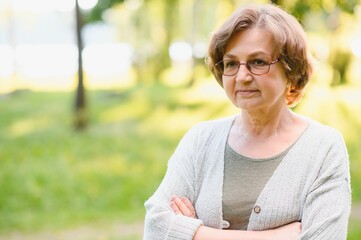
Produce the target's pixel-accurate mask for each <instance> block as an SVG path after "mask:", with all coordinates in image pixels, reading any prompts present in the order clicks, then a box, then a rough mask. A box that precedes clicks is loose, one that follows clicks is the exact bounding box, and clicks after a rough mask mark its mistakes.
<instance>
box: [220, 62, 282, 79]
mask: <svg viewBox="0 0 361 240" xmlns="http://www.w3.org/2000/svg"><path fill="white" fill-rule="evenodd" d="M278 62H279V59H276V60H274V61H272V62H268V61H266V60H262V59H252V60H249V61H247V62H245V63H241V62H238V61H234V60H222V61H220V62H218V63H216V64H215V65H216V66H217V67H218V68H219V70H220V71H221V72H222V75H224V76H235V75H236V74H237V73H238V70H239V68H240V67H241V65H245V66H246V67H247V69H248V70H249V71H250V72H251V73H252V74H254V75H263V74H267V73H268V72H269V70H270V68H271V65H272V64H275V63H278Z"/></svg>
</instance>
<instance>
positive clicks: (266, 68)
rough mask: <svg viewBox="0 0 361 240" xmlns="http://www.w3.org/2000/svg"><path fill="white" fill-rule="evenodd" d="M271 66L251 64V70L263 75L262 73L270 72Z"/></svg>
mask: <svg viewBox="0 0 361 240" xmlns="http://www.w3.org/2000/svg"><path fill="white" fill-rule="evenodd" d="M269 68H270V65H266V66H262V67H260V66H252V65H250V66H249V71H250V72H251V73H253V74H256V75H262V74H266V73H268V71H269Z"/></svg>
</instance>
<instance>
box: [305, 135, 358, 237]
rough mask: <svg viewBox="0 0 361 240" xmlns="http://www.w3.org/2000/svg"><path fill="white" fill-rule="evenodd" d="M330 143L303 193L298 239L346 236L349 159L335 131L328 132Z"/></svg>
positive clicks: (349, 197)
mask: <svg viewBox="0 0 361 240" xmlns="http://www.w3.org/2000/svg"><path fill="white" fill-rule="evenodd" d="M328 138H329V139H333V140H334V141H333V143H332V144H330V147H329V149H328V151H327V154H326V158H325V159H324V160H323V163H322V165H321V168H320V170H319V174H318V176H317V178H316V180H315V181H314V182H313V184H312V187H311V189H310V191H309V193H308V195H307V198H306V202H305V205H304V209H303V216H302V233H301V235H300V237H299V238H298V239H307V240H310V239H337V240H344V239H346V236H347V224H348V217H349V214H350V209H351V187H350V171H349V159H348V154H347V150H346V147H345V144H344V141H343V139H342V137H341V135H340V134H339V133H336V134H332V136H331V137H330V136H328Z"/></svg>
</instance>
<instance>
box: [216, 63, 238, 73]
mask: <svg viewBox="0 0 361 240" xmlns="http://www.w3.org/2000/svg"><path fill="white" fill-rule="evenodd" d="M239 65H240V63H239V62H236V61H222V62H221V66H220V67H221V71H222V74H223V75H225V76H234V75H236V74H237V72H238V69H239Z"/></svg>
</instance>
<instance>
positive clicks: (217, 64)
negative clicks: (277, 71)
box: [215, 58, 280, 77]
mask: <svg viewBox="0 0 361 240" xmlns="http://www.w3.org/2000/svg"><path fill="white" fill-rule="evenodd" d="M279 61H280V59H279V58H277V59H276V60H274V61H272V62H270V63H268V64H266V65H267V66H268V69H267V71H266V72H265V73H261V74H259V73H254V72H252V70H251V69H252V68H251V66H250V65H249V63H248V61H247V62H245V63H242V62H238V63H239V65H238V67H237V72H236V73H235V74H232V75H229V74H224V73H223V70H221V68H220V66H219V64H221V63H223V62H224V60H221V61H219V62H217V63H216V64H215V66H217V67H218V68H219V69H220V70H221V72H222V75H223V76H227V77H233V76H236V75H237V74H238V72H239V69H240V68H241V65H245V66H246V68H247V69H248V71H249V72H250V73H252V74H253V75H257V76H261V75H265V74H267V73H269V71H270V69H271V65H273V64H276V63H278V62H279Z"/></svg>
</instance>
